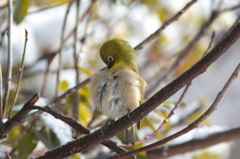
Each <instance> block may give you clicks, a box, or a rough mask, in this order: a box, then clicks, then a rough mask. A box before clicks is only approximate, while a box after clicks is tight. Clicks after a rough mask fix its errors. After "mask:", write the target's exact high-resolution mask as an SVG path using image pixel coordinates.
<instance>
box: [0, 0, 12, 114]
mask: <svg viewBox="0 0 240 159" xmlns="http://www.w3.org/2000/svg"><path fill="white" fill-rule="evenodd" d="M12 21H13V8H12V0H8V60H7V77H6V84H5V89H4V97H3V110H2V113H3V118H4V115H5V113H6V112H5V109H6V107H7V105H8V97H9V92H10V87H11V80H12Z"/></svg>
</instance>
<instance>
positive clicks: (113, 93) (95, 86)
mask: <svg viewBox="0 0 240 159" xmlns="http://www.w3.org/2000/svg"><path fill="white" fill-rule="evenodd" d="M100 56H101V59H102V60H103V62H104V63H105V64H106V65H107V67H108V68H107V69H105V70H103V71H100V72H98V73H96V74H95V75H94V76H92V79H91V82H90V92H91V98H92V101H93V104H94V105H95V106H96V107H97V109H98V110H99V111H101V112H103V114H104V115H106V116H107V117H109V118H111V119H118V118H120V117H122V116H124V115H126V114H127V113H129V112H130V111H132V110H134V109H136V108H137V107H138V106H139V105H140V104H141V103H142V102H143V93H144V90H145V87H146V86H147V83H146V82H145V81H144V79H143V78H142V77H141V76H140V74H139V71H138V67H137V57H136V54H135V50H134V49H133V48H132V47H131V46H130V45H129V44H128V42H126V41H124V40H122V39H112V40H109V41H107V42H105V43H104V44H103V46H102V47H101V49H100ZM137 127H138V129H139V127H140V122H139V123H138V124H137ZM134 139H135V135H134V128H133V126H131V127H129V128H128V129H126V130H125V143H126V144H132V145H134V144H135V140H134Z"/></svg>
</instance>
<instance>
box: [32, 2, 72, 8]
mask: <svg viewBox="0 0 240 159" xmlns="http://www.w3.org/2000/svg"><path fill="white" fill-rule="evenodd" d="M32 1H33V3H34V4H35V5H37V6H52V5H57V4H58V5H62V4H66V3H69V2H71V1H73V0H32ZM56 7H57V6H56Z"/></svg>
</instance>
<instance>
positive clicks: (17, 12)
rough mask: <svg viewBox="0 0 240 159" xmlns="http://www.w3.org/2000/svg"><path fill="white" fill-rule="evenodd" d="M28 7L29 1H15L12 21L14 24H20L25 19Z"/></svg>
mask: <svg viewBox="0 0 240 159" xmlns="http://www.w3.org/2000/svg"><path fill="white" fill-rule="evenodd" d="M29 6H30V0H17V2H16V6H15V8H14V13H13V20H14V21H15V22H16V24H19V23H21V22H22V20H23V19H24V18H25V16H26V15H27V11H28V8H29Z"/></svg>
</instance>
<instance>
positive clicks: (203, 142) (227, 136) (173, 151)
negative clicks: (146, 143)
mask: <svg viewBox="0 0 240 159" xmlns="http://www.w3.org/2000/svg"><path fill="white" fill-rule="evenodd" d="M239 138H240V128H234V129H230V130H226V131H223V132H217V133H214V134H211V135H209V136H207V137H206V138H203V139H193V140H191V141H188V142H184V143H181V144H177V145H169V146H168V150H167V153H164V152H166V150H164V148H159V149H153V150H149V151H147V156H148V157H149V158H153V156H157V157H158V158H160V157H170V156H174V155H177V154H182V153H186V152H192V151H195V150H198V149H201V148H205V147H208V146H213V145H216V144H219V143H221V142H227V141H231V140H236V139H239Z"/></svg>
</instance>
